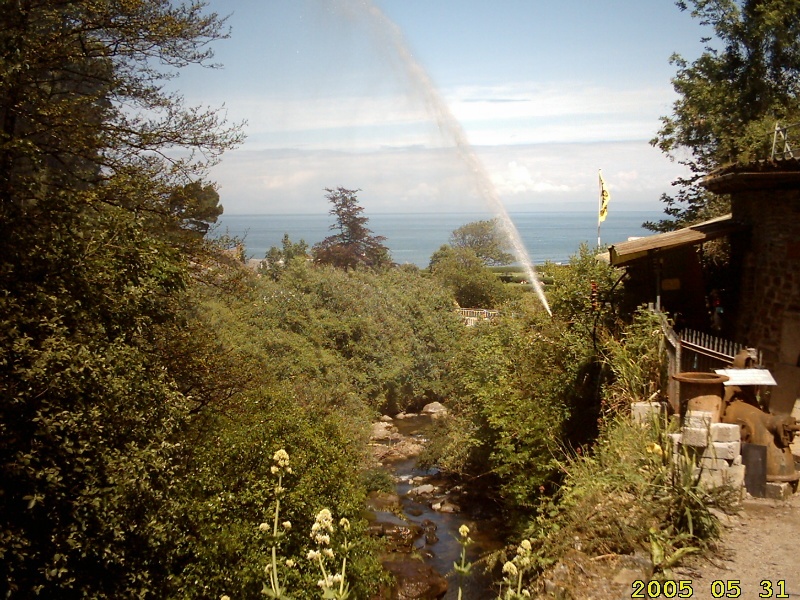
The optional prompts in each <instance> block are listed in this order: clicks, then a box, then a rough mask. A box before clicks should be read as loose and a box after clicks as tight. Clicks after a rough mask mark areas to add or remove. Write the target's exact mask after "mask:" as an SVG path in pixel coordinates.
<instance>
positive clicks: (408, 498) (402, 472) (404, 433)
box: [376, 415, 502, 600]
mask: <svg viewBox="0 0 800 600" xmlns="http://www.w3.org/2000/svg"><path fill="white" fill-rule="evenodd" d="M431 423H432V417H431V416H430V415H415V416H411V415H409V416H407V417H405V418H402V419H400V418H395V419H393V420H392V421H391V423H387V426H388V427H392V426H393V429H392V431H393V432H395V431H396V433H393V435H392V436H391V437H389V438H388V439H382V440H379V441H377V442H376V443H377V444H380V445H382V446H386V447H392V446H394V447H397V446H398V445H399V444H401V443H402V444H406V445H408V444H410V445H411V446H412V447H415V448H416V449H417V452H413V451H412V453H413V454H414V455H413V456H402V454H404V453H400V454H401V455H400V456H399V457H394V458H393V457H391V456H390V457H387V458H385V459H384V460H383V461H382V462H383V466H384V468H386V469H387V470H388V471H389V472H390V473H391V474H392V475H393V477H394V478H395V481H396V482H397V483H396V494H397V496H398V497H399V507H398V506H396V505H395V506H394V507H393V509H392V510H389V509H387V510H383V511H377V512H376V514H377V515H379V517H378V518H379V519H380V520H381V521H386V522H390V523H396V524H397V525H398V526H400V525H402V524H405V525H411V526H412V527H413V526H415V525H416V526H418V528H419V529H418V530H417V528H416V527H415V528H414V529H415V532H417V531H418V535H416V537H414V539H413V543H412V546H411V547H412V550H413V552H415V553H417V554H419V555H420V556H421V557H423V559H424V562H425V563H426V564H427V565H429V566H430V567H432V568H433V569H435V571H436V572H438V573H439V574H440V575H441V576H443V577H445V578H446V579H447V581H448V589H447V592H446V593H445V595H444V596H441V597H442V598H445V599H453V600H455V599H457V598H458V587H459V585H458V580H457V578H456V575H455V574H454V572H453V563H454V562H457V561H460V558H461V545H460V544H459V543H458V538H459V533H458V529H459V527H461V526H462V525H466V526H467V527H469V530H470V534H469V537H470V538H471V539H472V540H473V543H472V544H471V545H470V546H469V547H468V548H467V561H468V562H472V563H475V562H476V561H478V560H479V559H480V557H481V556H482V555H485V554H486V553H488V552H491V551H494V550H498V549H500V548H501V547H502V540H501V537H500V535H501V533H502V526H501V525H502V524H500V523H498V522H496V521H492V520H490V519H488V518H487V517H486V516H485V515H481V514H479V513H478V512H477V511H475V510H466V508H465V510H462V509H461V507H460V504H465V505H466V504H467V503H466V502H464V501H465V500H466V499H467V497H466V494H465V492H466V491H467V490H462V489H461V488H460V486H456V487H453V485H452V482H449V481H448V480H447V479H445V478H444V477H441V476H440V474H439V473H438V471H437V470H436V469H432V470H429V471H424V470H421V469H419V468H417V466H416V463H417V458H416V453H418V449H420V448H421V447H422V446H423V445H424V444H425V442H426V441H427V439H426V437H425V435H426V429H427V428H428V427H429V426H430V425H431ZM394 428H396V429H394ZM468 504H469V506H470V508H473V509H474V507H475V505H476V504H478V503H476V502H469V503H468ZM484 512H485V511H484ZM413 535H414V534H411V536H413ZM491 583H492V578H491V576H490V575H488V574H485V573H484V572H483V568H482V565H481V564H475V565H474V566H473V570H472V574H471V575H470V576H468V577H466V578H464V580H463V581H462V584H461V587H462V590H463V595H462V598H463V599H464V600H473V599H485V598H492V597H494V594H495V593H496V592H494V591H493V590H492V587H491ZM423 597H428V596H423Z"/></svg>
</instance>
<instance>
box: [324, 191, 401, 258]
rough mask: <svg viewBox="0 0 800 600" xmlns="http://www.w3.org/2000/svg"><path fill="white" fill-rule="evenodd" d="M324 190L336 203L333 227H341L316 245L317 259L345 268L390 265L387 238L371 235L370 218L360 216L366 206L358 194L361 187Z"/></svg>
mask: <svg viewBox="0 0 800 600" xmlns="http://www.w3.org/2000/svg"><path fill="white" fill-rule="evenodd" d="M325 191H326V192H328V194H327V195H326V196H325V197H326V198H327V199H328V201H329V202H330V203H331V204H332V205H333V207H332V208H331V210H330V213H329V214H331V215H333V216H334V217H336V223H334V224H333V225H331V227H330V228H331V229H332V230H338V233H336V234H334V235H331V236H328V237H326V238H325V239H324V240H322V241H321V242H319V243H317V244H314V247H313V248H312V254H313V256H314V260H315V261H317V262H318V263H322V264H326V265H333V266H334V267H337V268H339V269H345V270H348V269H354V268H356V267H357V266H365V267H371V268H381V267H387V266H389V265H391V264H392V259H391V256H390V254H389V249H388V248H387V247H386V246H384V245H383V241H384V240H385V239H386V238H385V237H383V236H381V235H372V231H371V230H370V229H368V228H367V222H368V221H369V219H368V218H367V217H364V216H361V213H362V212H364V208H363V207H361V206H359V204H358V197H357V196H356V193H358V192H359V191H360V190H348V189H345V188H343V187H338V188H336V189H335V190H333V189H330V188H325Z"/></svg>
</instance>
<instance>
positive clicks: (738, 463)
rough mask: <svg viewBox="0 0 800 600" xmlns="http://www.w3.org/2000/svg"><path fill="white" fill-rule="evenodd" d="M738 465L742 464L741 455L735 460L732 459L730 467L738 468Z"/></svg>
mask: <svg viewBox="0 0 800 600" xmlns="http://www.w3.org/2000/svg"><path fill="white" fill-rule="evenodd" d="M740 464H742V455H741V454H739V455H738V456H737V457H736V458H734V459H733V463H732V465H733V466H734V467H737V466H739V465H740Z"/></svg>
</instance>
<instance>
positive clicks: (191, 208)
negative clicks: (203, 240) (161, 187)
mask: <svg viewBox="0 0 800 600" xmlns="http://www.w3.org/2000/svg"><path fill="white" fill-rule="evenodd" d="M166 209H167V210H168V211H169V214H170V215H171V216H172V217H173V218H174V219H175V221H176V225H177V226H178V227H179V228H180V230H181V231H185V232H188V233H189V234H190V235H193V236H200V237H202V236H204V235H205V234H206V233H208V230H209V228H210V227H211V225H212V224H214V223H216V222H217V219H218V218H219V216H220V215H221V214H222V211H223V208H222V205H221V204H220V203H219V193H218V192H217V190H216V188H215V187H214V186H213V185H211V184H203V183H202V182H201V181H193V182H191V183H187V184H186V185H182V186H180V187H177V188H175V189H173V190H172V191H171V192H170V194H169V195H168V196H167V201H166Z"/></svg>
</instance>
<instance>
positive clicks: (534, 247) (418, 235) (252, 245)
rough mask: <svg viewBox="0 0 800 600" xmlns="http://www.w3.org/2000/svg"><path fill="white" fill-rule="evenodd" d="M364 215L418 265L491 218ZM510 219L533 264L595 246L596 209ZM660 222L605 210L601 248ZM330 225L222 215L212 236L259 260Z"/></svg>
mask: <svg viewBox="0 0 800 600" xmlns="http://www.w3.org/2000/svg"><path fill="white" fill-rule="evenodd" d="M362 214H363V213H362ZM364 216H366V217H367V219H368V222H367V227H368V228H369V229H370V230H371V231H372V233H373V235H376V236H383V237H384V238H386V239H385V240H384V242H383V243H384V244H385V245H386V246H387V247H388V248H389V250H390V252H391V255H392V260H394V262H396V263H398V264H405V263H410V264H415V265H417V266H419V267H426V266H427V265H428V263H429V260H430V256H431V254H433V253H434V252H435V251H436V250H437V249H438V248H439V247H440V246H442V245H443V244H447V243H448V241H449V238H450V234H451V233H452V232H453V231H454V230H455V229H457V228H458V227H461V226H462V225H465V224H466V223H470V222H473V221H479V220H486V219H492V218H494V217H496V215H493V214H491V213H488V212H465V213H457V212H385V213H381V212H375V213H371V214H369V215H364ZM509 217H510V218H511V221H512V222H513V223H514V226H515V227H516V228H517V231H518V232H519V234H520V238H521V239H522V242H523V244H524V245H525V248H526V250H527V252H528V255H529V256H530V259H531V262H533V263H534V264H542V263H544V262H556V263H564V262H568V261H569V258H570V256H572V255H574V254H576V253H577V252H578V250H579V248H580V245H581V244H582V243H585V244H587V245H588V246H589V247H590V248H595V247H597V212H596V211H551V210H537V211H513V212H509ZM662 218H664V213H663V212H660V211H654V210H628V211H625V210H617V211H615V212H613V213H611V212H609V215H608V218H607V219H606V221H605V222H604V223H602V224H601V227H600V235H601V244H602V246H607V245H610V244H614V243H619V242H624V241H626V240H627V239H629V238H631V237H641V236H645V235H652V233H653V232H651V231H649V230H647V229H644V228H643V227H641V225H642V223H644V222H645V221H657V220H660V219H662ZM333 223H334V217H332V216H331V215H329V214H327V213H325V214H320V213H294V214H292V213H280V214H269V213H248V214H244V213H243V214H228V215H226V214H223V215H222V216H221V217H220V218H219V220H218V222H217V225H216V227H215V228H214V232H213V233H212V235H223V234H226V235H229V236H232V237H236V238H239V239H242V240H243V243H244V245H245V254H246V256H247V258H263V257H264V255H265V254H266V252H267V251H268V250H269V248H270V247H272V246H277V247H280V245H281V241H282V239H283V236H284V234H285V233H288V234H289V237H290V239H291V240H292V241H293V242H299V241H300V240H303V241H305V242H306V243H307V244H308V245H309V246H313V245H314V244H315V243H317V242H320V241H322V240H323V239H324V238H325V237H327V236H328V235H331V225H332V224H333Z"/></svg>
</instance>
